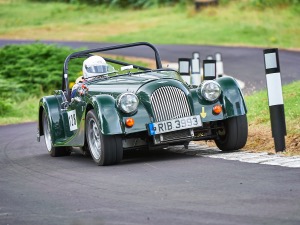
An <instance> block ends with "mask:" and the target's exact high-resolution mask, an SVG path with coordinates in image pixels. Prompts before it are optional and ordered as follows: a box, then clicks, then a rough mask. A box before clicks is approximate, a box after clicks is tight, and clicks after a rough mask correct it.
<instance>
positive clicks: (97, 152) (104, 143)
mask: <svg viewBox="0 0 300 225" xmlns="http://www.w3.org/2000/svg"><path fill="white" fill-rule="evenodd" d="M86 139H87V143H88V147H89V150H90V153H91V155H92V158H93V160H94V162H95V163H96V164H97V165H99V166H104V165H111V164H116V163H119V162H120V161H121V160H122V158H123V148H122V138H121V137H120V136H119V135H104V134H102V133H101V130H100V123H99V120H98V118H97V116H96V114H95V111H94V110H90V111H89V112H88V113H87V115H86Z"/></svg>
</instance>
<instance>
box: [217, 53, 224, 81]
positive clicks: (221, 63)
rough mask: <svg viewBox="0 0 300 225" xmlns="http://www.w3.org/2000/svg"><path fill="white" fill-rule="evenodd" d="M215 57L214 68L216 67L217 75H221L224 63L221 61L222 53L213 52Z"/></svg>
mask: <svg viewBox="0 0 300 225" xmlns="http://www.w3.org/2000/svg"><path fill="white" fill-rule="evenodd" d="M215 58H216V68H217V77H222V76H223V74H224V65H223V61H222V54H221V53H219V52H217V53H216V54H215Z"/></svg>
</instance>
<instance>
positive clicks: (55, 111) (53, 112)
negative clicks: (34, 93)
mask: <svg viewBox="0 0 300 225" xmlns="http://www.w3.org/2000/svg"><path fill="white" fill-rule="evenodd" d="M43 111H45V113H46V115H47V117H48V119H49V126H50V127H49V128H50V133H51V138H52V142H53V144H55V143H56V141H57V140H58V139H60V138H63V137H64V136H65V133H64V126H63V120H62V117H61V114H60V102H59V100H58V99H57V97H56V96H54V95H51V96H46V97H43V98H41V99H40V101H39V114H38V117H39V118H38V121H39V122H38V140H39V137H40V136H42V135H44V130H43V121H42V114H43Z"/></svg>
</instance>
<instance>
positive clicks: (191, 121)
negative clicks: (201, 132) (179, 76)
mask: <svg viewBox="0 0 300 225" xmlns="http://www.w3.org/2000/svg"><path fill="white" fill-rule="evenodd" d="M200 126H202V121H201V119H200V115H197V116H189V117H183V118H178V119H173V120H166V121H160V122H157V123H149V124H148V130H149V134H150V135H156V134H162V133H166V132H172V131H176V130H183V129H189V128H193V127H200Z"/></svg>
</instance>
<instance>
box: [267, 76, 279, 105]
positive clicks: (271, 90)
mask: <svg viewBox="0 0 300 225" xmlns="http://www.w3.org/2000/svg"><path fill="white" fill-rule="evenodd" d="M267 88H268V97H269V106H272V105H282V104H283V97H282V86H281V77H280V73H271V74H267Z"/></svg>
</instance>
